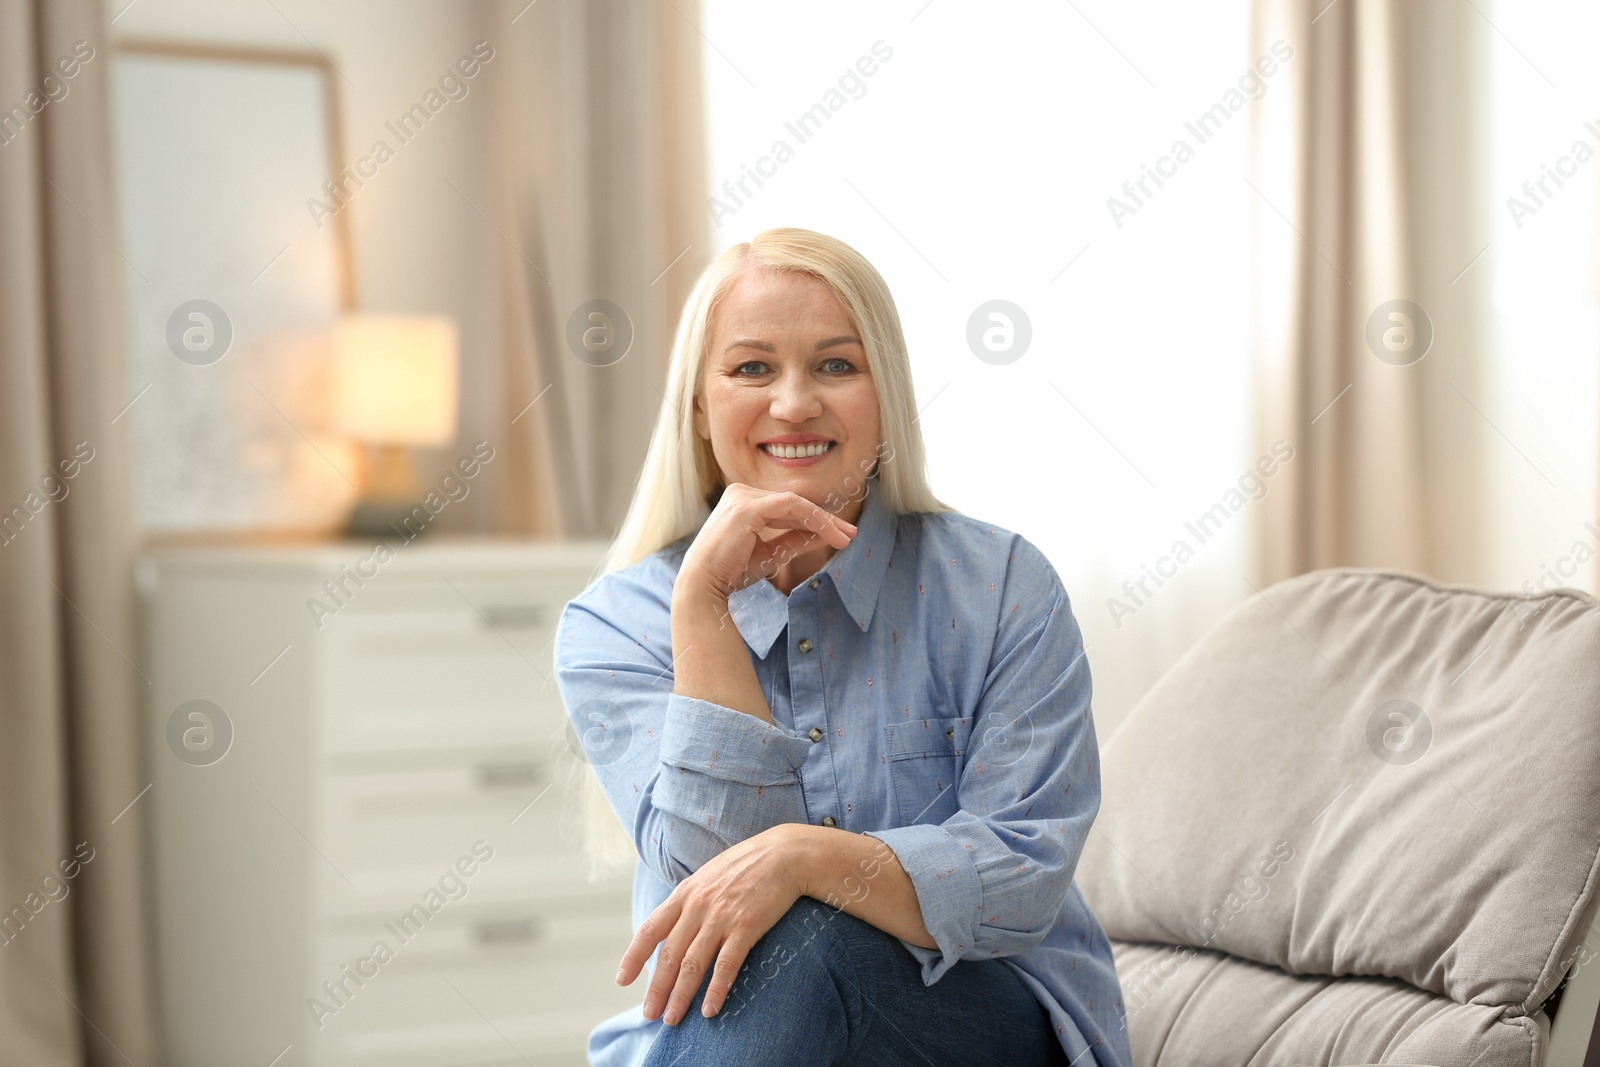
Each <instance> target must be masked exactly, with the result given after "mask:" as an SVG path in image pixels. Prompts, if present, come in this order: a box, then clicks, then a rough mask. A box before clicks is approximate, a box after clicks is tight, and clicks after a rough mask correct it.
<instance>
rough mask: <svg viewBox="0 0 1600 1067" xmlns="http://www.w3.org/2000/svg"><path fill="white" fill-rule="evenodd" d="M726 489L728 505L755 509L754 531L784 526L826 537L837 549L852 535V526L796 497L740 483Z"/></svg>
mask: <svg viewBox="0 0 1600 1067" xmlns="http://www.w3.org/2000/svg"><path fill="white" fill-rule="evenodd" d="M728 488H729V491H730V492H733V493H734V494H735V495H734V496H733V497H732V498H731V500H730V503H733V504H736V505H740V506H745V507H750V508H752V509H754V514H755V516H756V517H757V518H758V519H759V523H760V525H758V526H757V529H760V528H761V527H762V526H787V527H790V528H791V529H805V530H810V531H812V532H813V533H817V534H820V535H821V536H823V537H826V538H827V539H828V540H829V542H830V543H832V544H834V545H836V546H837V547H839V548H843V547H844V546H845V545H847V544H849V543H850V538H851V537H853V536H854V535H855V532H856V527H855V524H854V523H849V522H846V521H845V520H844V519H841V518H840V517H839V516H837V515H835V514H834V513H833V512H831V511H829V510H828V509H827V508H825V507H822V506H821V505H820V504H817V503H816V502H815V501H812V500H807V499H806V498H805V497H803V496H801V495H800V494H799V493H794V492H789V491H783V492H775V491H773V490H770V489H757V488H755V487H754V486H749V485H744V484H742V483H735V484H734V485H730V486H729V487H728Z"/></svg>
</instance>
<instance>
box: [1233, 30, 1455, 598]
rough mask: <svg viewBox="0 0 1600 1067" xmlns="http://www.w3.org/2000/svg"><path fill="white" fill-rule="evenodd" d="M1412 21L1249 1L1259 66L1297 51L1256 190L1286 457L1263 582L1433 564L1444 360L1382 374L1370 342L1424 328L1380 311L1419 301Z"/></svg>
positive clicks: (1263, 510)
mask: <svg viewBox="0 0 1600 1067" xmlns="http://www.w3.org/2000/svg"><path fill="white" fill-rule="evenodd" d="M1406 17H1407V16H1405V15H1403V14H1402V13H1399V12H1397V11H1396V10H1395V5H1391V4H1389V3H1387V2H1385V0H1333V2H1331V3H1330V0H1309V2H1306V0H1257V3H1256V6H1255V9H1254V18H1253V26H1252V37H1253V39H1252V42H1251V52H1250V54H1251V57H1252V58H1253V57H1256V56H1262V55H1266V54H1268V52H1269V50H1270V48H1271V45H1272V43H1273V42H1274V41H1278V40H1281V41H1284V42H1286V43H1287V44H1288V45H1289V47H1291V48H1293V50H1294V54H1293V56H1292V58H1291V59H1289V60H1288V61H1286V62H1284V63H1283V69H1282V73H1281V74H1280V75H1277V76H1275V77H1274V79H1273V84H1272V87H1271V89H1270V91H1269V92H1268V93H1267V94H1266V96H1265V97H1264V98H1263V99H1262V100H1261V101H1259V104H1258V106H1259V107H1260V113H1259V115H1258V121H1257V124H1256V126H1255V127H1254V128H1253V133H1252V138H1253V140H1252V146H1251V153H1252V161H1251V174H1250V176H1249V179H1248V180H1249V181H1250V183H1251V186H1252V190H1253V191H1252V192H1251V193H1250V194H1249V195H1250V196H1251V197H1252V200H1253V211H1254V220H1253V234H1252V237H1253V240H1254V243H1255V251H1256V263H1257V265H1258V272H1259V273H1258V277H1257V295H1258V301H1257V306H1258V308H1259V309H1260V310H1259V312H1258V321H1257V323H1256V331H1255V332H1256V341H1255V358H1256V364H1257V367H1256V369H1257V389H1258V395H1257V411H1258V424H1259V426H1260V427H1261V439H1262V441H1263V442H1265V443H1270V442H1273V441H1276V440H1278V439H1282V440H1284V441H1285V442H1287V443H1288V444H1289V445H1290V446H1292V447H1293V449H1294V458H1293V459H1292V460H1291V461H1290V462H1288V463H1286V464H1284V466H1283V470H1282V473H1281V474H1279V475H1278V476H1277V478H1278V479H1281V481H1277V480H1275V483H1274V486H1273V490H1272V493H1271V494H1269V495H1268V497H1267V498H1266V499H1265V500H1263V501H1262V502H1261V507H1260V508H1259V510H1258V512H1257V514H1258V517H1259V522H1260V523H1261V525H1260V526H1259V527H1258V534H1259V543H1260V545H1261V548H1260V552H1259V557H1258V566H1257V571H1258V573H1259V575H1260V577H1261V579H1262V580H1263V581H1264V582H1274V581H1278V580H1280V579H1283V578H1287V577H1290V576H1292V575H1295V574H1299V573H1302V572H1304V571H1307V570H1313V569H1316V568H1321V567H1332V566H1391V567H1400V568H1405V569H1410V570H1418V571H1428V570H1430V568H1431V566H1432V563H1433V559H1432V556H1431V554H1430V550H1429V533H1430V530H1429V526H1430V524H1429V515H1428V506H1427V496H1428V494H1427V491H1426V489H1427V487H1426V486H1425V484H1424V480H1423V459H1424V444H1425V441H1424V431H1425V428H1426V425H1427V423H1426V420H1425V417H1424V415H1425V413H1424V410H1423V404H1422V387H1421V384H1420V383H1421V381H1422V375H1423V374H1425V373H1427V367H1428V366H1429V364H1428V359H1429V358H1432V359H1433V361H1434V362H1435V363H1437V362H1438V360H1439V357H1438V354H1437V352H1435V353H1434V354H1433V356H1431V357H1429V356H1427V355H1424V356H1422V358H1421V359H1419V360H1417V361H1414V362H1406V360H1407V359H1408V358H1409V356H1407V355H1405V354H1404V353H1399V352H1390V353H1389V356H1388V358H1380V356H1379V355H1378V354H1376V353H1375V351H1374V348H1373V346H1372V344H1371V343H1369V334H1370V333H1371V332H1372V325H1373V322H1374V316H1376V318H1377V325H1378V332H1377V336H1378V337H1379V338H1380V347H1382V346H1383V345H1384V344H1385V343H1387V342H1383V341H1382V338H1383V337H1385V335H1386V331H1390V330H1400V331H1402V333H1401V334H1390V335H1388V336H1393V337H1396V338H1399V339H1400V340H1399V341H1398V342H1397V343H1398V344H1404V343H1405V338H1407V337H1409V338H1411V339H1412V340H1413V342H1414V343H1420V342H1419V341H1417V340H1416V339H1417V338H1420V337H1421V335H1422V331H1424V330H1425V329H1426V328H1427V324H1426V322H1424V321H1409V320H1410V319H1412V318H1414V317H1415V316H1414V315H1411V314H1409V313H1408V312H1407V310H1406V309H1405V308H1403V307H1402V308H1401V309H1399V310H1400V312H1401V313H1402V314H1406V315H1407V318H1406V319H1394V318H1392V317H1391V315H1390V314H1389V312H1388V310H1387V309H1386V307H1385V306H1386V305H1389V304H1390V302H1392V301H1411V302H1418V301H1419V300H1421V299H1422V298H1421V296H1420V294H1419V292H1418V289H1417V284H1418V278H1417V276H1416V272H1415V268H1416V259H1417V253H1416V247H1415V246H1416V243H1417V233H1416V226H1415V222H1414V219H1413V217H1412V213H1411V211H1410V210H1409V207H1408V202H1409V201H1410V199H1411V194H1412V188H1411V186H1410V185H1409V184H1408V183H1409V181H1410V180H1411V178H1410V173H1409V169H1410V168H1409V166H1408V162H1409V161H1408V158H1407V152H1406V150H1405V147H1406V146H1407V145H1409V144H1410V143H1411V141H1410V139H1409V136H1408V135H1409V134H1410V133H1411V132H1412V131H1411V130H1410V129H1409V124H1408V122H1407V116H1408V115H1409V114H1410V113H1411V111H1410V108H1409V105H1408V96H1407V94H1408V92H1409V91H1410V89H1411V82H1410V81H1409V80H1408V78H1407V77H1406V74H1407V73H1408V72H1409V70H1410V68H1409V66H1407V65H1406V63H1407V60H1408V58H1414V57H1412V56H1411V55H1410V50H1409V48H1408V43H1415V44H1416V46H1417V49H1421V48H1424V47H1426V45H1427V41H1426V40H1420V41H1413V38H1412V37H1411V35H1409V34H1407V33H1405V32H1404V30H1405V27H1404V26H1403V25H1398V24H1399V23H1402V22H1403V20H1404V19H1405V18H1406ZM1468 17H1470V16H1468ZM1280 78H1281V79H1282V80H1281V81H1280V80H1279V79H1280ZM1430 287H1431V283H1430ZM1408 321H1409V325H1408ZM1434 325H1435V326H1437V325H1438V324H1437V323H1435V324H1434ZM1407 329H1409V330H1411V331H1414V332H1412V333H1411V334H1404V333H1403V331H1405V330H1407ZM1417 351H1421V349H1413V350H1412V352H1411V353H1410V354H1411V355H1415V354H1416V352H1417Z"/></svg>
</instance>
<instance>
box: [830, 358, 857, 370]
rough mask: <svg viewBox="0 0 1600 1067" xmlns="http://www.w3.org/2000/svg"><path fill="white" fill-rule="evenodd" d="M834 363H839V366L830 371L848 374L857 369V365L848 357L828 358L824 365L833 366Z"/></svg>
mask: <svg viewBox="0 0 1600 1067" xmlns="http://www.w3.org/2000/svg"><path fill="white" fill-rule="evenodd" d="M834 364H838V367H837V368H836V369H832V370H830V373H833V374H847V373H849V372H850V371H853V370H855V369H856V365H855V364H854V363H851V362H850V361H849V360H848V359H842V358H838V357H835V358H833V359H830V360H828V361H827V363H826V364H824V365H825V366H828V367H830V368H832V367H833V365H834Z"/></svg>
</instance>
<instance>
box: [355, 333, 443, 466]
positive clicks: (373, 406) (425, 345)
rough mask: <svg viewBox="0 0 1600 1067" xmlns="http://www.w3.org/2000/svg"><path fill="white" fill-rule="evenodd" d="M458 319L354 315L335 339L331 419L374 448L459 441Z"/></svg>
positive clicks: (435, 444) (433, 444) (437, 445)
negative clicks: (457, 393) (457, 383)
mask: <svg viewBox="0 0 1600 1067" xmlns="http://www.w3.org/2000/svg"><path fill="white" fill-rule="evenodd" d="M459 349H460V343H459V339H458V335H457V331H456V324H455V321H454V320H453V319H449V318H445V317H443V316H423V315H350V316H346V317H345V318H343V319H342V320H340V322H339V325H338V328H337V330H336V332H335V335H334V353H333V417H334V420H335V423H336V425H337V426H338V428H339V429H340V430H342V431H343V432H344V433H346V434H348V435H349V436H350V437H352V438H354V439H356V440H358V441H365V442H367V443H369V444H374V445H420V446H432V447H439V446H442V445H447V444H449V443H450V442H451V441H452V440H453V439H454V438H455V434H456V365H457V361H458V359H459Z"/></svg>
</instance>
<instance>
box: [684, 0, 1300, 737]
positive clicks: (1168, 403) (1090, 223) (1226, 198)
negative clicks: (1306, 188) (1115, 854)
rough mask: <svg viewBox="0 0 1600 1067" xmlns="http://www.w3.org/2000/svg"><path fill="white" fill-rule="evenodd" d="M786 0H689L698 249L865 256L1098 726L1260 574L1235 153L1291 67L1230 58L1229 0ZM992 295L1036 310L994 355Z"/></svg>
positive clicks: (944, 465) (960, 462)
mask: <svg viewBox="0 0 1600 1067" xmlns="http://www.w3.org/2000/svg"><path fill="white" fill-rule="evenodd" d="M805 10H806V13H805V17H804V18H798V19H797V18H794V17H793V15H792V12H785V13H781V14H780V13H779V12H778V11H777V10H776V9H768V8H764V7H763V8H760V9H756V8H754V7H752V6H750V5H742V4H738V3H734V2H732V0H706V2H705V4H704V18H703V21H702V24H701V26H700V29H701V31H702V33H703V36H704V39H705V42H706V48H705V56H704V64H705V69H706V79H707V80H706V84H707V104H708V108H709V114H708V119H709V130H708V135H709V142H710V154H711V159H710V173H711V183H712V187H713V192H714V194H715V195H716V197H717V199H718V200H719V201H720V202H721V205H720V206H716V207H715V208H714V210H715V211H716V213H717V214H718V215H719V216H720V218H719V224H718V226H717V228H716V230H715V236H716V239H717V242H718V244H717V247H718V249H719V250H720V249H721V248H724V247H726V246H727V245H728V244H731V243H733V242H735V241H739V240H743V239H746V238H748V237H749V236H751V235H753V234H755V233H758V232H760V231H761V230H762V229H765V228H767V227H770V226H784V225H792V226H805V227H809V228H812V229H816V230H821V231H823V232H827V233H831V234H833V235H835V236H837V237H839V238H841V239H843V240H845V241H847V242H849V243H850V244H852V245H854V246H855V247H856V248H857V249H859V250H860V251H861V252H862V253H863V254H865V255H866V256H867V257H868V258H869V259H870V260H871V261H872V262H873V263H874V264H875V265H876V266H877V267H878V269H879V270H880V271H881V272H882V273H883V274H884V276H885V278H886V279H887V280H888V283H889V286H890V288H891V290H892V291H893V293H894V295H895V300H896V302H897V304H898V306H899V309H900V314H901V317H902V319H903V321H904V324H905V329H906V335H907V339H908V342H909V345H910V351H911V358H912V361H913V366H914V368H915V374H916V389H917V400H918V404H919V406H921V407H922V408H923V414H922V417H921V421H922V427H923V433H924V435H925V437H926V439H927V442H928V448H929V457H930V459H929V463H930V469H931V474H932V478H933V485H934V489H935V491H936V492H937V493H938V494H939V495H940V497H941V498H942V499H944V500H947V501H949V502H950V503H951V504H953V505H954V506H956V507H958V508H960V509H961V510H963V511H965V512H967V513H968V514H971V515H974V516H977V517H979V518H982V519H986V520H988V521H990V522H993V523H995V524H997V525H1000V526H1003V527H1006V528H1008V529H1012V530H1015V531H1017V532H1019V533H1021V534H1023V535H1024V536H1026V537H1028V538H1029V539H1030V540H1032V541H1033V542H1034V543H1035V544H1037V545H1039V546H1040V548H1041V549H1043V550H1044V551H1045V552H1046V554H1047V555H1048V556H1049V557H1050V559H1051V560H1052V562H1053V563H1054V564H1055V566H1056V568H1057V570H1058V571H1059V572H1060V573H1061V575H1062V578H1063V580H1064V581H1065V583H1066V586H1067V591H1068V594H1069V595H1070V596H1071V598H1072V604H1073V610H1074V612H1075V614H1076V615H1077V618H1078V620H1079V622H1080V624H1081V626H1082V628H1083V630H1084V634H1085V639H1086V646H1087V649H1088V653H1089V661H1090V664H1091V667H1092V671H1093V674H1094V679H1095V690H1096V700H1095V712H1096V716H1097V720H1098V723H1099V728H1100V734H1101V739H1102V741H1104V740H1105V739H1106V738H1107V737H1108V736H1109V735H1110V734H1111V733H1112V732H1113V731H1114V729H1115V726H1116V724H1117V723H1118V722H1119V721H1120V719H1121V717H1122V716H1123V714H1124V713H1125V712H1126V711H1127V710H1128V708H1129V707H1131V705H1132V704H1133V703H1134V701H1135V700H1137V698H1138V697H1139V696H1140V695H1141V694H1142V693H1143V692H1144V690H1145V689H1146V688H1148V687H1149V685H1150V684H1151V682H1152V681H1153V680H1154V679H1155V678H1156V677H1157V675H1158V674H1159V673H1160V672H1161V670H1162V669H1164V668H1165V667H1166V666H1167V665H1168V664H1169V663H1170V662H1171V661H1172V660H1173V659H1174V658H1175V657H1176V656H1177V655H1178V654H1180V653H1181V652H1182V651H1183V650H1184V649H1185V648H1186V647H1188V645H1189V644H1190V642H1192V641H1193V639H1194V638H1195V637H1196V636H1197V635H1198V633H1199V632H1201V631H1202V630H1203V629H1204V628H1205V627H1206V626H1207V625H1209V624H1210V622H1211V621H1213V620H1214V619H1215V618H1216V617H1217V616H1218V615H1219V614H1220V613H1221V612H1222V611H1225V610H1226V609H1227V608H1229V607H1231V606H1232V605H1233V604H1235V603H1236V602H1238V601H1239V600H1240V599H1241V598H1243V597H1245V596H1251V595H1254V594H1253V593H1252V591H1251V587H1250V585H1249V584H1248V582H1247V581H1246V575H1247V574H1248V573H1249V572H1248V569H1247V564H1248V561H1249V560H1251V559H1252V558H1253V551H1254V549H1253V544H1252V538H1253V536H1254V535H1253V532H1252V524H1253V520H1252V519H1251V517H1250V515H1249V514H1248V513H1249V512H1250V511H1251V510H1252V509H1254V508H1256V507H1258V506H1259V502H1258V501H1257V500H1253V499H1251V497H1253V496H1258V495H1259V494H1260V493H1261V492H1262V491H1263V489H1258V488H1256V483H1254V482H1252V481H1250V480H1249V479H1247V477H1246V476H1247V474H1248V472H1249V471H1250V469H1251V468H1252V466H1253V465H1254V464H1255V463H1256V462H1257V460H1258V459H1259V458H1260V457H1263V456H1270V454H1271V445H1272V442H1270V441H1264V440H1257V439H1256V434H1255V433H1254V431H1253V429H1252V427H1251V416H1250V411H1251V408H1250V403H1251V384H1250V378H1249V345H1250V335H1249V329H1250V314H1249V311H1250V290H1249V285H1250V267H1249V259H1248V256H1249V247H1248V244H1247V239H1246V233H1247V225H1248V218H1249V215H1248V211H1249V207H1250V198H1251V197H1253V196H1255V195H1256V194H1255V193H1253V192H1252V191H1251V188H1250V186H1249V185H1248V183H1247V182H1246V181H1245V180H1244V175H1245V174H1246V172H1247V169H1248V159H1247V151H1248V143H1249V136H1248V134H1249V130H1248V124H1249V123H1250V122H1251V121H1253V118H1254V113H1255V112H1256V110H1257V105H1258V103H1259V101H1260V99H1261V98H1262V97H1263V96H1265V95H1268V94H1271V93H1272V92H1274V91H1277V90H1276V89H1275V86H1274V77H1273V74H1266V75H1262V74H1260V73H1259V70H1260V69H1267V68H1271V70H1272V71H1273V72H1274V73H1277V72H1279V71H1281V69H1282V66H1281V64H1282V63H1283V62H1287V63H1293V62H1294V60H1293V58H1292V56H1291V57H1290V58H1288V59H1287V60H1281V59H1277V60H1274V59H1269V61H1268V62H1266V63H1264V64H1263V66H1262V67H1261V68H1258V73H1257V74H1256V76H1255V77H1254V78H1253V79H1252V78H1251V77H1249V75H1248V72H1249V71H1250V70H1251V68H1252V66H1253V65H1254V64H1255V63H1256V62H1257V60H1258V58H1259V57H1257V56H1255V55H1253V54H1250V51H1249V50H1250V34H1249V26H1248V14H1249V12H1248V3H1247V2H1246V0H1226V2H1224V3H1220V4H1208V5H1204V6H1203V8H1197V7H1194V6H1192V5H1184V4H1179V3H1164V4H1161V5H1159V10H1156V11H1152V10H1149V9H1148V8H1147V7H1145V6H1141V7H1139V8H1138V9H1137V10H1136V9H1133V8H1129V7H1127V6H1125V5H1115V4H1110V3H1102V2H1087V0H1085V2H1080V3H1077V4H1075V5H1061V4H1055V3H1044V2H1037V3H1019V4H1009V5H1005V6H1004V7H997V6H988V7H984V8H982V9H981V10H979V9H974V8H971V7H967V6H963V5H956V4H948V3H941V2H938V0H934V2H932V3H927V2H925V0H909V2H907V3H904V4H896V5H892V6H891V5H855V4H849V3H842V2H829V3H821V4H812V5H808V6H807V8H806V9H805ZM1158 24H1159V26H1160V32H1159V33H1157V32H1152V29H1153V27H1155V26H1156V25H1158ZM817 105H820V106H821V110H820V111H817V110H814V108H815V107H816V106H817ZM808 112H809V113H810V114H811V115H812V116H813V118H812V121H811V122H810V123H809V124H802V122H801V116H804V115H806V114H807V113H808ZM824 113H825V117H824ZM780 141H781V142H783V143H784V146H785V147H786V149H787V151H784V150H783V149H780V148H779V146H778V144H777V142H780ZM1180 141H1181V142H1183V143H1184V144H1185V145H1187V151H1183V150H1180V149H1179V148H1178V146H1177V143H1178V142H1180ZM1147 168H1148V169H1147ZM751 173H753V174H754V175H755V177H754V178H752V177H749V176H748V175H749V174H751ZM1152 173H1153V174H1154V177H1152V176H1151V175H1152ZM741 178H744V179H745V180H744V184H743V189H740V188H739V184H738V183H739V181H740V179H741ZM755 178H759V179H760V182H759V184H758V183H757V181H756V180H755ZM724 183H728V185H727V186H726V187H725V184H724ZM1125 183H1126V186H1125ZM1130 190H1131V191H1130ZM1112 198H1115V199H1116V201H1117V203H1110V201H1111V200H1112ZM993 300H1005V301H1009V302H1011V303H1012V304H1015V305H1016V306H1017V307H1019V308H1021V309H1022V311H1023V313H1024V314H1025V315H1026V316H1027V319H1028V321H1029V323H1030V325H1031V333H1032V337H1031V341H1030V343H1029V347H1028V348H1027V350H1026V351H1025V352H1024V353H1023V354H1022V355H1021V357H1020V358H1017V359H1015V361H1013V362H1010V363H1006V364H1004V365H996V364H993V363H990V362H986V361H984V360H983V359H980V358H979V357H978V356H977V355H975V353H974V350H973V349H972V348H971V347H970V346H969V343H968V322H969V318H970V317H971V316H972V315H973V313H974V311H975V310H976V309H978V308H979V306H980V305H982V304H985V303H986V302H989V301H993ZM1013 319H1015V316H1013ZM1291 462H1292V461H1291ZM1269 464H1270V461H1269ZM1242 480H1243V481H1244V490H1243V491H1242V492H1241V491H1240V486H1241V481H1242ZM1260 484H1261V485H1262V486H1263V487H1264V491H1265V492H1271V491H1272V488H1271V486H1272V482H1271V478H1270V477H1269V478H1267V479H1265V480H1264V481H1262V482H1261V483H1260ZM1240 501H1242V504H1240V503H1239V502H1240ZM1235 505H1237V506H1235ZM1219 506H1220V510H1217V509H1218V508H1219ZM1208 512H1209V513H1210V514H1211V516H1212V518H1211V521H1210V522H1208V523H1206V524H1205V525H1204V526H1198V525H1197V526H1196V527H1195V529H1198V530H1199V531H1200V533H1199V534H1197V533H1196V532H1194V530H1192V529H1191V528H1190V525H1189V524H1191V523H1193V524H1198V523H1200V520H1201V517H1202V516H1204V515H1206V514H1207V513H1208ZM1202 535H1203V536H1202ZM1179 542H1183V543H1184V544H1186V545H1187V546H1188V548H1189V550H1190V551H1189V552H1188V553H1185V552H1182V551H1175V547H1176V545H1177V543H1179ZM1147 567H1148V568H1149V571H1147V570H1146V568H1147ZM1157 571H1160V572H1165V576H1163V574H1160V573H1156V572H1157ZM1152 574H1154V577H1152V576H1151V575H1152ZM1113 598H1115V601H1116V603H1113V602H1112V601H1113Z"/></svg>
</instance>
